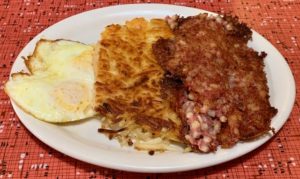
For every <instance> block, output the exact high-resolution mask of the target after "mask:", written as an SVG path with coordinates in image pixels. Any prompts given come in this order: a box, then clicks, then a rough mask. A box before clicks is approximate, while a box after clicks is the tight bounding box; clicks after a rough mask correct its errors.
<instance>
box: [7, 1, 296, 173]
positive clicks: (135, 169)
mask: <svg viewBox="0 0 300 179" xmlns="http://www.w3.org/2000/svg"><path fill="white" fill-rule="evenodd" d="M151 6H152V7H157V6H160V7H161V8H162V7H172V8H175V9H177V8H184V9H189V10H193V11H199V13H200V12H207V13H209V14H214V15H216V13H214V12H210V11H207V10H203V9H198V8H192V7H186V6H177V5H169V4H156V3H151V4H124V5H115V6H108V7H102V8H97V9H93V10H88V11H84V12H81V13H78V14H75V15H72V16H69V17H67V18H65V19H62V20H60V21H58V22H56V23H54V24H52V25H51V26H49V27H47V28H46V29H44V30H43V31H41V32H40V33H38V34H37V35H36V36H35V37H34V38H33V39H32V40H31V41H30V42H28V43H27V44H26V45H25V46H24V48H23V49H22V50H21V51H20V53H19V55H18V56H17V58H16V59H15V62H16V61H17V60H18V59H20V57H21V54H22V53H24V52H23V51H26V50H25V48H26V47H27V46H28V44H31V43H33V42H34V41H37V40H38V39H40V38H41V37H42V35H43V34H44V33H45V32H47V31H48V30H49V29H50V30H51V27H53V26H56V25H58V24H63V23H64V22H65V21H68V20H70V19H72V18H76V17H77V16H81V15H83V14H85V13H92V12H97V11H103V10H107V11H109V10H113V9H115V8H122V7H126V8H130V7H139V8H142V7H147V8H149V7H151ZM252 31H253V32H254V33H256V34H257V35H259V36H260V37H261V38H263V39H264V40H266V41H267V42H268V43H269V44H270V45H271V47H272V48H273V50H275V51H276V53H278V54H279V56H280V58H282V59H285V58H284V57H283V56H282V54H281V53H280V52H279V51H278V50H277V49H276V48H275V47H274V46H273V45H272V44H271V43H270V42H269V41H268V40H267V39H265V38H264V37H263V36H261V35H260V34H259V33H257V32H256V31H254V30H253V29H252ZM34 44H35V43H34ZM15 62H14V65H15V64H16V63H15ZM284 62H285V63H286V65H287V67H288V70H289V71H288V73H290V75H291V76H290V77H291V79H290V80H291V81H290V84H291V88H290V98H291V99H293V101H292V102H290V103H289V106H288V110H287V111H286V112H285V113H284V117H285V118H286V119H285V120H283V121H281V122H282V123H283V124H282V125H280V128H279V129H277V131H276V133H278V132H279V130H280V129H282V127H283V125H284V123H285V122H286V121H287V120H288V117H289V115H290V113H291V111H292V109H293V106H294V102H295V96H296V86H295V79H294V76H293V73H292V71H291V69H290V67H289V65H288V63H287V61H286V60H284ZM14 65H13V66H12V69H11V72H10V74H11V73H12V72H13V67H14ZM11 104H12V106H13V109H14V111H15V113H16V114H17V116H18V118H19V120H20V121H21V122H22V124H23V125H24V126H25V127H26V129H27V130H29V131H30V132H31V133H32V134H33V135H34V136H35V137H37V138H38V139H39V140H40V141H42V142H43V143H44V144H46V145H47V146H49V147H51V148H53V149H55V150H57V151H58V152H61V153H64V154H66V155H68V156H70V157H72V158H75V159H78V160H80V161H83V162H87V163H91V164H95V165H98V166H102V167H108V168H113V169H117V170H124V171H131V172H149V173H169V172H180V171H187V170H193V169H199V167H198V166H199V165H195V166H185V167H183V166H180V167H177V168H176V167H172V168H168V167H165V168H155V167H154V168H151V167H142V168H139V167H133V166H129V165H128V166H125V165H122V164H121V165H115V164H112V163H101V164H99V162H97V161H87V160H86V159H85V158H84V157H78V156H76V153H70V152H67V151H66V150H65V149H62V148H60V147H58V146H55V145H53V144H49V143H47V141H46V139H44V138H43V136H42V135H41V134H39V133H38V132H37V131H34V130H33V129H32V128H31V127H30V125H29V123H27V122H26V121H24V119H22V117H20V116H19V113H18V112H17V111H18V109H17V108H18V106H16V104H15V103H14V102H13V101H12V100H11ZM272 137H273V136H272ZM272 137H268V138H266V137H265V138H263V139H260V140H262V142H261V143H259V145H256V146H255V147H254V149H252V148H251V149H248V150H246V151H245V152H242V153H240V155H236V156H235V157H233V158H229V159H228V158H225V159H223V160H220V161H219V162H217V163H214V164H211V165H207V166H205V167H200V168H206V167H210V166H213V165H218V164H221V163H224V162H228V161H230V160H233V159H236V158H238V157H240V156H242V155H245V154H247V153H249V152H251V151H253V150H255V149H257V148H259V147H260V146H261V145H263V144H265V143H266V142H267V141H268V140H270V139H271V138H272Z"/></svg>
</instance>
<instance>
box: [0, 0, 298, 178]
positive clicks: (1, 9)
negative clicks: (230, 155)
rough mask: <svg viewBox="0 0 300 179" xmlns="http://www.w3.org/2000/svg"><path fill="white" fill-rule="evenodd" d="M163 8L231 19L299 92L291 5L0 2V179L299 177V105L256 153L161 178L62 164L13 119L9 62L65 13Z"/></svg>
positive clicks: (254, 0)
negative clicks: (253, 34) (275, 59)
mask: <svg viewBox="0 0 300 179" xmlns="http://www.w3.org/2000/svg"><path fill="white" fill-rule="evenodd" d="M145 2H146V3H165V4H175V5H182V6H189V7H196V8H200V9H204V10H209V11H213V12H217V13H231V14H233V15H237V16H238V17H239V18H240V19H241V21H243V22H246V23H247V24H248V25H249V26H250V27H251V28H253V29H255V30H256V31H257V32H259V33H260V34H262V35H263V36H264V37H265V38H267V39H268V40H269V41H270V42H271V43H272V44H273V45H274V46H275V47H276V48H277V49H278V50H279V51H280V52H281V53H282V55H283V56H284V57H285V59H286V60H287V62H288V64H289V65H290V68H291V69H292V72H293V74H294V77H295V80H296V86H297V87H300V84H299V83H298V82H299V78H300V74H299V72H300V50H299V45H300V40H299V39H300V23H299V22H300V1H299V0H259V1H258V0H209V1H204V0H147V1H145V0H103V1H97V2H94V1H92V0H81V1H79V0H72V1H70V0H47V1H46V0H44V1H43V0H24V1H19V0H2V1H1V2H0V69H1V70H0V81H1V90H0V99H1V101H0V178H3V177H4V178H9V177H12V178H40V177H43V178H44V177H49V178H125V179H127V178H175V177H178V178H202V177H205V178H274V177H277V178H299V177H300V163H299V160H300V141H299V139H300V130H299V128H300V120H299V110H300V107H299V104H298V102H299V100H300V97H299V95H298V94H297V95H296V102H295V105H294V108H293V110H292V113H291V115H290V117H289V119H288V121H287V122H286V124H285V125H284V127H283V129H282V130H281V131H280V132H279V133H278V134H277V135H275V136H274V137H273V138H272V139H271V140H270V141H269V142H267V143H266V144H264V145H263V146H261V147H260V148H258V149H257V150H255V151H253V152H251V153H248V154H246V155H245V156H243V157H240V158H238V159H235V160H233V161H230V162H227V163H224V164H221V165H217V166H214V167H210V168H206V169H199V170H193V171H188V172H180V173H169V174H141V173H131V172H124V171H117V170H113V169H108V168H103V167H99V166H94V165H91V164H87V163H84V162H81V161H78V160H76V159H73V158H70V157H68V156H66V155H64V154H62V153H60V152H58V151H55V150H54V149H51V148H50V147H48V146H47V145H45V144H43V143H42V142H41V141H39V140H38V139H37V138H35V137H34V136H33V135H32V134H31V133H30V132H29V131H28V130H27V129H26V128H25V127H24V126H23V125H22V123H21V122H20V121H19V119H18V117H17V116H16V114H15V113H14V111H13V109H12V107H11V104H10V101H9V98H8V97H7V95H6V94H5V93H4V91H3V84H4V83H5V81H6V80H7V79H8V76H9V72H10V69H11V66H12V64H13V63H14V61H15V59H16V56H17V55H18V53H19V52H20V51H21V50H22V48H23V47H24V46H25V45H26V44H27V43H28V42H29V41H30V40H31V39H32V38H33V37H34V36H35V35H37V34H38V33H39V32H41V31H42V30H44V29H46V28H47V27H49V26H51V25H52V24H54V23H56V22H58V21H60V20H62V19H64V18H66V17H69V16H71V15H74V14H77V13H80V12H84V11H87V10H91V9H96V8H101V7H105V6H111V5H118V4H127V3H145Z"/></svg>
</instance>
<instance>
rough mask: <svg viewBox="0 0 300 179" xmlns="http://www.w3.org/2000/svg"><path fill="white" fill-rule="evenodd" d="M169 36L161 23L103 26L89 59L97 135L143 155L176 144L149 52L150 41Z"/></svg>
mask: <svg viewBox="0 0 300 179" xmlns="http://www.w3.org/2000/svg"><path fill="white" fill-rule="evenodd" d="M171 37H172V31H171V29H170V28H169V26H168V25H167V23H166V22H165V21H164V20H162V19H152V20H150V21H147V20H145V19H143V18H136V19H133V20H131V21H127V22H126V24H125V25H110V26H108V27H106V29H105V31H104V32H103V33H102V35H101V40H100V42H99V44H98V51H99V52H98V54H99V56H98V57H97V58H96V59H95V64H96V65H95V72H96V84H95V91H96V110H97V111H98V112H99V113H100V114H101V115H102V116H104V117H105V119H104V120H103V122H102V127H101V129H99V131H100V132H103V133H106V134H108V135H109V136H110V137H111V138H117V139H118V140H119V141H120V142H121V144H123V145H133V146H134V147H135V148H137V149H146V150H166V149H170V148H171V147H170V145H169V144H170V143H171V142H172V141H176V142H180V141H182V140H180V129H181V121H180V119H179V118H178V116H177V114H176V113H175V111H174V110H173V109H172V107H171V104H170V101H169V100H168V99H169V98H168V95H167V93H164V92H163V88H162V86H161V81H162V78H163V75H164V71H163V69H162V68H161V67H160V65H159V64H158V63H157V61H156V60H155V58H154V56H153V53H152V44H153V43H154V42H156V41H157V40H158V39H159V38H171Z"/></svg>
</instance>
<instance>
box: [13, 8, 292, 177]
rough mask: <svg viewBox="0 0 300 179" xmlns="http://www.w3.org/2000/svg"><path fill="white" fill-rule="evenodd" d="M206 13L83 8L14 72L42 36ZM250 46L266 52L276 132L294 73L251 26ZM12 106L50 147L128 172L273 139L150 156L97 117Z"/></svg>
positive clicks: (184, 165)
mask: <svg viewBox="0 0 300 179" xmlns="http://www.w3.org/2000/svg"><path fill="white" fill-rule="evenodd" d="M203 12H207V11H203V10H200V9H194V8H188V7H180V6H173V5H160V4H140V5H122V6H113V7H107V8H101V9H96V10H92V11H88V12H84V13H81V14H78V15H75V16H72V17H70V18H67V19H65V20H63V21H61V22H59V23H56V24H54V25H53V26H51V27H49V28H48V29H46V30H44V31H43V32H42V33H40V34H38V35H37V36H36V37H35V38H34V39H33V40H32V41H30V42H29V43H28V44H27V45H26V47H25V48H24V49H23V50H22V51H21V53H20V54H19V56H18V57H17V59H16V61H15V63H14V65H13V67H12V71H11V72H12V73H13V72H17V71H20V70H21V69H24V68H25V66H24V63H23V60H22V58H21V57H22V56H27V55H29V54H31V53H32V52H33V49H34V47H35V44H36V42H37V41H38V40H39V39H40V38H42V37H43V38H48V39H58V38H64V39H71V40H76V41H80V42H84V43H96V41H97V40H98V39H99V34H100V32H101V31H102V30H103V29H104V27H105V26H106V25H109V24H112V23H124V21H125V20H130V19H132V18H134V17H145V18H154V17H156V18H157V17H160V18H163V17H165V16H166V15H174V14H180V15H182V16H189V15H196V14H198V13H203ZM208 13H210V12H208ZM211 14H212V13H211ZM249 45H250V46H251V47H253V48H254V49H256V50H257V51H265V52H267V53H268V56H267V58H266V59H265V60H266V61H265V63H266V67H265V70H266V73H267V78H268V83H269V87H270V95H271V99H270V100H271V103H272V105H273V106H275V107H276V108H277V109H278V114H277V115H276V116H275V117H274V118H273V120H272V127H274V128H275V129H276V131H278V130H279V129H280V128H281V127H282V126H283V124H284V123H285V122H286V120H287V118H288V117H289V114H290V112H291V110H292V107H293V104H294V100H295V82H294V78H293V75H292V73H291V70H290V68H289V66H288V64H287V63H286V61H285V59H284V58H283V57H282V55H281V54H280V53H279V52H278V51H277V50H276V49H275V48H274V47H273V46H272V45H271V44H270V43H269V42H268V41H267V40H266V39H264V38H263V37H262V36H261V35H259V34H258V33H256V32H254V31H253V42H250V43H249ZM12 105H13V108H14V110H15V112H16V113H17V115H18V117H19V118H20V120H21V121H22V123H23V124H24V125H25V126H26V128H27V129H28V130H29V131H30V132H31V133H33V134H34V135H35V136H36V137H37V138H39V139H40V140H41V141H43V142H44V143H46V144H48V145H49V146H51V147H52V148H54V149H56V150H58V151H60V152H62V153H64V154H66V155H69V156H71V157H73V158H76V159H78V160H82V161H85V162H88V163H92V164H95V165H100V166H104V167H108V168H114V169H120V170H127V171H135V172H157V173H158V172H174V171H185V170H191V169H198V168H204V167H208V166H212V165H216V164H219V163H223V162H226V161H229V160H232V159H234V158H237V157H239V156H241V155H244V154H246V153H248V152H250V151H252V150H254V149H256V148H257V147H259V146H260V145H262V144H263V143H265V142H266V141H267V140H269V139H270V138H271V136H264V137H262V138H260V139H258V140H256V141H252V142H246V143H239V144H237V145H236V146H234V147H233V148H231V149H226V150H225V149H219V150H218V151H217V152H216V153H211V154H195V153H180V152H165V153H161V154H158V153H157V154H155V155H154V156H150V155H148V154H147V153H145V152H139V151H135V150H133V149H130V148H122V147H120V146H119V144H118V143H117V142H116V141H110V140H108V139H107V138H106V137H105V136H103V135H102V134H99V133H98V132H97V129H98V127H99V125H100V121H99V120H97V119H90V120H86V121H84V122H79V123H73V124H69V125H62V126H59V125H54V124H49V123H45V122H42V121H39V120H36V119H34V118H33V117H31V116H29V115H28V114H26V113H24V112H23V111H22V110H20V109H19V108H18V107H17V106H16V105H15V104H14V103H12Z"/></svg>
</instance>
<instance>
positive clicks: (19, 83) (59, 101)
mask: <svg viewBox="0 0 300 179" xmlns="http://www.w3.org/2000/svg"><path fill="white" fill-rule="evenodd" d="M93 53H94V48H93V46H90V45H85V44H82V43H79V42H74V41H68V40H54V41H51V40H45V39H42V40H40V41H39V42H38V43H37V45H36V48H35V50H34V52H33V54H32V55H31V56H29V57H28V58H27V59H25V64H26V66H27V68H28V70H29V72H28V73H24V72H19V73H14V74H12V75H11V78H10V79H9V81H8V82H7V83H6V84H5V88H4V89H5V92H6V93H7V94H8V95H9V97H10V98H11V99H12V100H13V101H14V102H15V103H16V104H17V105H18V106H19V107H20V108H22V109H23V110H24V111H25V112H27V113H29V114H31V115H32V116H34V117H35V118H37V119H40V120H44V121H47V122H53V123H61V122H69V121H76V120H81V119H85V118H89V117H92V116H94V115H95V114H96V112H95V111H94V107H93V104H94V70H93Z"/></svg>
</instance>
